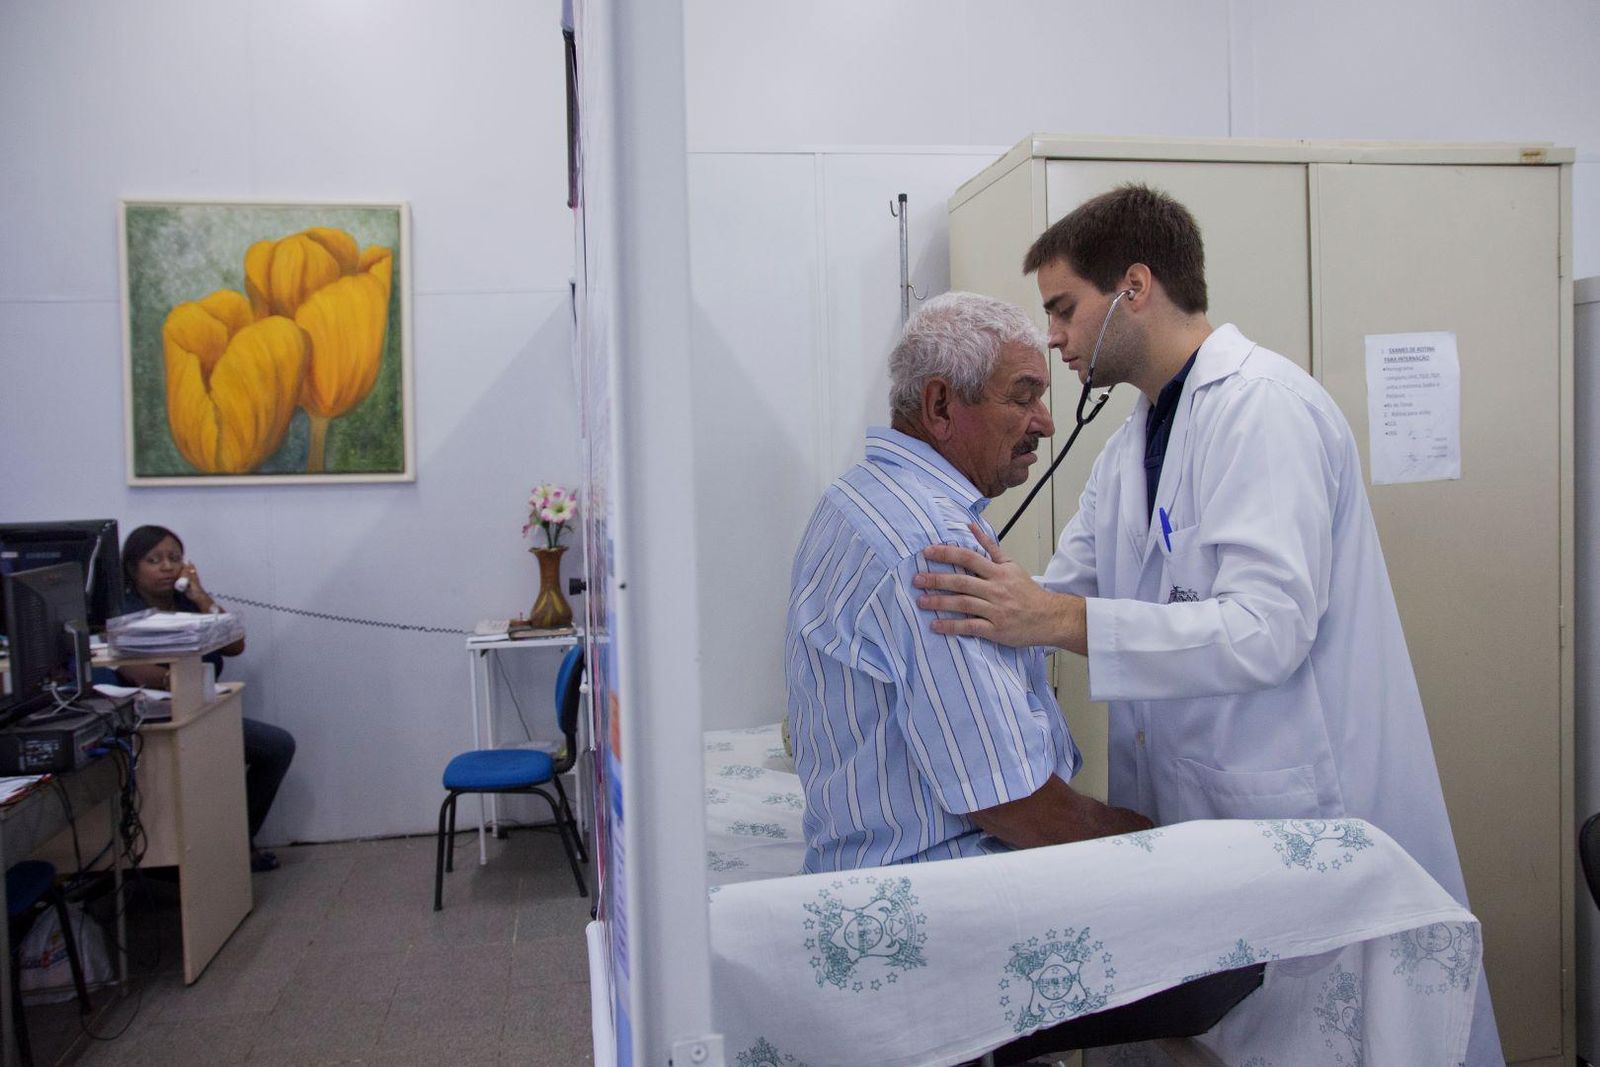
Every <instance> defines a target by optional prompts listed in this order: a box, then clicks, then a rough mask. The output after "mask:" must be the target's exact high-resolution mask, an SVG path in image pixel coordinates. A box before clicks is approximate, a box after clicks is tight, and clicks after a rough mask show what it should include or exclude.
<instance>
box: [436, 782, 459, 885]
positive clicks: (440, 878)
mask: <svg viewBox="0 0 1600 1067" xmlns="http://www.w3.org/2000/svg"><path fill="white" fill-rule="evenodd" d="M455 799H456V795H455V794H454V793H451V794H450V795H449V796H447V797H445V798H444V803H443V804H440V805H439V844H438V849H437V853H436V855H435V857H434V862H433V910H434V911H442V910H443V909H444V872H445V861H446V859H447V857H448V855H449V853H450V851H451V850H452V847H453V845H454V842H450V843H448V844H447V843H446V839H445V833H444V831H445V825H446V823H445V814H446V812H448V811H449V810H450V806H451V804H452V803H454V802H455Z"/></svg>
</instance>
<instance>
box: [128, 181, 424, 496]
mask: <svg viewBox="0 0 1600 1067" xmlns="http://www.w3.org/2000/svg"><path fill="white" fill-rule="evenodd" d="M117 218H118V236H119V241H118V252H119V261H120V269H121V279H122V330H123V422H124V434H125V450H126V455H127V480H128V484H129V485H131V486H173V485H195V486H206V485H261V484H296V485H303V484H308V483H318V482H333V483H346V482H409V481H415V480H416V461H415V417H414V404H413V397H412V384H413V369H412V354H411V334H412V329H411V293H410V290H411V256H410V248H411V233H410V230H411V220H410V210H409V206H408V205H407V204H406V203H404V202H339V201H257V200H188V199H185V200H176V199H172V200H163V199H133V198H125V199H123V200H121V201H119V204H118V212H117Z"/></svg>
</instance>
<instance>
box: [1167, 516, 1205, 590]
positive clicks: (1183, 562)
mask: <svg viewBox="0 0 1600 1067" xmlns="http://www.w3.org/2000/svg"><path fill="white" fill-rule="evenodd" d="M1169 544H1170V546H1171V547H1170V548H1169V547H1168V545H1169ZM1161 554H1162V556H1164V557H1165V559H1164V560H1163V565H1162V570H1161V596H1162V601H1163V603H1167V604H1177V603H1182V602H1184V601H1193V600H1205V599H1207V598H1209V597H1210V596H1211V586H1212V583H1213V582H1214V581H1215V579H1216V576H1217V567H1216V561H1215V555H1216V553H1215V552H1213V551H1212V550H1211V549H1210V548H1207V547H1206V546H1205V545H1203V544H1202V543H1201V542H1200V525H1199V523H1196V524H1195V525H1193V526H1186V527H1184V528H1183V529H1181V530H1173V531H1171V532H1170V533H1168V534H1167V535H1166V536H1165V537H1164V538H1162V540H1161Z"/></svg>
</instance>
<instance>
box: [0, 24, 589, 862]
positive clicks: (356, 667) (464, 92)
mask: <svg viewBox="0 0 1600 1067" xmlns="http://www.w3.org/2000/svg"><path fill="white" fill-rule="evenodd" d="M466 10H467V9H464V8H461V7H458V6H457V5H454V4H445V3H435V2H428V0H413V2H405V3H397V2H381V0H364V2H358V0H346V2H341V3H338V4H328V3H323V2H320V0H299V2H288V3H277V4H272V5H260V4H248V3H243V2H241V0H213V2H211V3H206V4H192V3H187V2H183V0H151V2H143V3H140V4H137V5H134V4H123V3H117V2H113V0H103V2H89V0H81V2H76V3H69V2H63V3H50V4H34V3H26V2H22V0H5V2H0V234H3V235H4V236H3V239H0V367H3V376H0V381H3V383H4V384H3V385H0V457H3V459H0V520H6V521H19V520H29V519H54V518H84V517H97V516H103V515H110V516H114V517H116V518H117V519H118V520H120V522H121V523H122V529H123V532H124V533H126V532H127V531H128V530H129V529H131V528H132V527H133V526H135V525H138V524H139V523H143V522H159V523H162V524H164V525H168V526H171V527H173V528H174V529H175V530H177V531H178V533H179V534H180V535H181V536H182V537H183V538H184V540H185V542H186V544H187V547H188V549H189V552H190V555H191V556H192V557H193V558H194V559H195V560H196V562H197V563H198V565H199V567H200V569H201V574H202V577H203V579H204V580H205V582H206V583H207V585H208V586H209V587H210V588H212V589H213V590H216V591H219V592H223V593H226V592H234V593H238V594H240V595H244V596H248V597H251V598H254V599H259V600H263V601H269V602H273V603H278V604H285V605H292V606H296V607H301V608H307V609H311V610H316V611H323V612H330V613H335V614H341V615H352V616H360V617H364V618H376V619H385V620H394V621H399V622H407V623H414V624H423V625H430V626H462V627H467V628H470V626H471V624H472V622H473V621H474V620H476V619H478V618H481V617H489V616H498V617H507V616H511V615H514V614H517V613H520V612H523V611H526V609H527V608H528V606H529V605H530V604H531V603H532V601H533V596H534V593H535V591H536V588H537V572H536V569H535V567H534V564H533V560H532V558H531V557H529V556H528V555H527V554H526V553H525V552H524V551H523V545H522V543H521V542H520V541H519V528H520V526H521V523H522V521H523V518H524V514H523V512H522V508H523V506H524V501H525V500H526V496H527V490H528V487H529V486H530V485H532V484H533V483H534V482H535V481H538V480H542V479H557V480H563V481H566V482H568V483H569V484H570V483H575V481H576V478H577V476H578V473H579V466H578V445H577V441H576V434H577V419H576V414H575V411H574V407H575V393H574V387H573V380H572V370H571V359H570V334H571V327H570V312H569V310H568V299H567V281H568V277H569V275H570V273H571V262H572V256H571V249H572V225H571V213H570V212H569V211H568V209H567V207H566V159H565V138H566V130H565V102H564V95H563V73H562V50H561V36H560V4H559V2H557V0H538V2H533V3H529V2H526V0H497V2H477V3H474V4H473V5H472V6H471V8H470V17H469V16H468V15H467V14H464V13H463V12H464V11H466ZM121 196H134V197H139V196H143V197H246V198H248V197H259V198H262V199H267V200H273V199H351V200H361V199H373V200H405V201H409V202H410V204H411V208H412V234H413V242H414V243H413V249H412V252H413V255H412V263H413V265H414V269H415V277H414V278H413V279H411V280H410V282H409V292H410V296H411V298H412V300H413V301H414V303H413V324H414V329H415V334H414V337H413V348H414V352H415V370H416V385H415V388H416V394H415V395H416V440H417V480H416V482H415V484H409V485H368V486H300V487H272V486H264V487H261V488H256V487H238V488H233V487H229V488H210V489H205V488H194V489H184V488H177V489H130V488H128V487H127V486H126V485H125V484H124V481H123V470H124V467H125V458H124V452H123V443H122V441H123V438H122V432H123V431H122V426H123V413H122V372H121V360H122V340H121V332H120V331H121V326H120V310H119V295H118V294H119V291H120V290H119V286H120V283H119V280H118V275H117V247H116V204H117V199H118V197H121ZM577 562H578V561H576V560H571V561H569V563H568V567H567V570H568V572H569V573H574V574H575V573H578V570H579V568H578V566H577ZM246 624H247V627H248V631H249V649H248V651H247V652H246V654H245V656H244V657H243V658H242V659H239V660H236V661H234V663H233V664H231V665H230V667H229V672H228V674H229V676H230V677H236V678H242V679H243V680H244V681H245V682H246V683H248V685H249V689H248V691H247V696H246V701H245V709H246V714H249V715H253V716H256V717H259V718H262V719H266V720H268V721H271V722H275V723H278V724H280V725H283V726H285V727H287V728H288V729H290V730H291V731H292V732H293V733H295V734H296V736H297V737H298V739H299V753H298V755H297V757H296V760H295V765H294V767H293V769H292V770H291V771H290V773H289V778H288V780H287V781H286V782H285V784H284V787H283V791H282V793H281V794H280V796H279V799H278V804H277V807H276V809H275V810H274V812H273V815H272V817H271V819H270V820H269V822H268V824H267V827H266V829H265V830H264V832H263V835H262V836H263V838H264V839H266V840H269V841H286V840H295V839H313V840H318V839H330V838H340V837H350V836H358V835H372V834H385V833H395V832H402V831H417V830H426V829H428V828H429V827H430V826H431V825H432V824H433V820H434V819H435V817H436V816H435V813H436V810H437V805H438V802H439V800H440V798H441V795H442V792H441V789H440V785H439V775H440V773H441V771H442V770H443V768H444V763H445V761H446V760H447V759H448V758H449V756H450V755H451V754H453V753H454V752H456V751H459V750H462V749H465V748H468V747H470V745H471V726H470V719H469V717H468V711H467V698H468V688H467V684H468V675H467V659H466V656H465V654H464V653H463V651H462V645H461V638H460V637H455V636H446V635H428V634H419V633H402V632H398V631H393V630H387V629H374V628H368V627H358V626H347V625H340V624H334V623H324V622H319V621H310V620H303V619H299V618H295V617H291V616H286V615H279V614H274V613H269V612H263V611H257V610H250V611H248V613H247V614H246ZM539 658H540V657H531V656H522V657H513V659H514V660H516V662H515V663H514V664H513V663H508V666H509V667H510V668H511V671H512V678H513V680H514V681H515V682H516V683H517V684H518V688H519V690H520V693H519V696H520V699H521V701H522V704H523V706H524V708H525V709H527V711H528V712H529V716H530V719H531V720H533V721H532V723H531V725H532V726H533V730H534V732H535V733H536V734H540V735H542V736H546V737H548V736H551V735H553V734H554V732H555V731H554V727H553V723H552V714H551V711H550V706H551V700H550V696H549V693H550V689H551V687H552V686H553V681H554V672H555V660H554V658H553V657H551V658H549V661H548V662H547V663H545V662H539V663H535V662H534V661H535V659H539ZM503 704H504V710H505V712H506V714H505V715H504V719H503V722H504V725H505V733H506V735H507V736H508V737H512V738H515V737H517V736H519V735H520V734H521V727H520V725H518V724H517V722H516V717H515V715H514V714H512V713H511V707H510V703H509V700H505V699H504V698H503ZM535 716H537V717H535Z"/></svg>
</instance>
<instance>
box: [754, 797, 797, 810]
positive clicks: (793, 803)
mask: <svg viewBox="0 0 1600 1067" xmlns="http://www.w3.org/2000/svg"><path fill="white" fill-rule="evenodd" d="M761 803H763V804H770V805H772V806H773V807H775V808H788V809H789V810H790V811H805V810H806V802H805V798H803V797H801V796H800V794H798V793H768V794H767V795H766V798H765V799H764V800H762V801H761Z"/></svg>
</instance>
